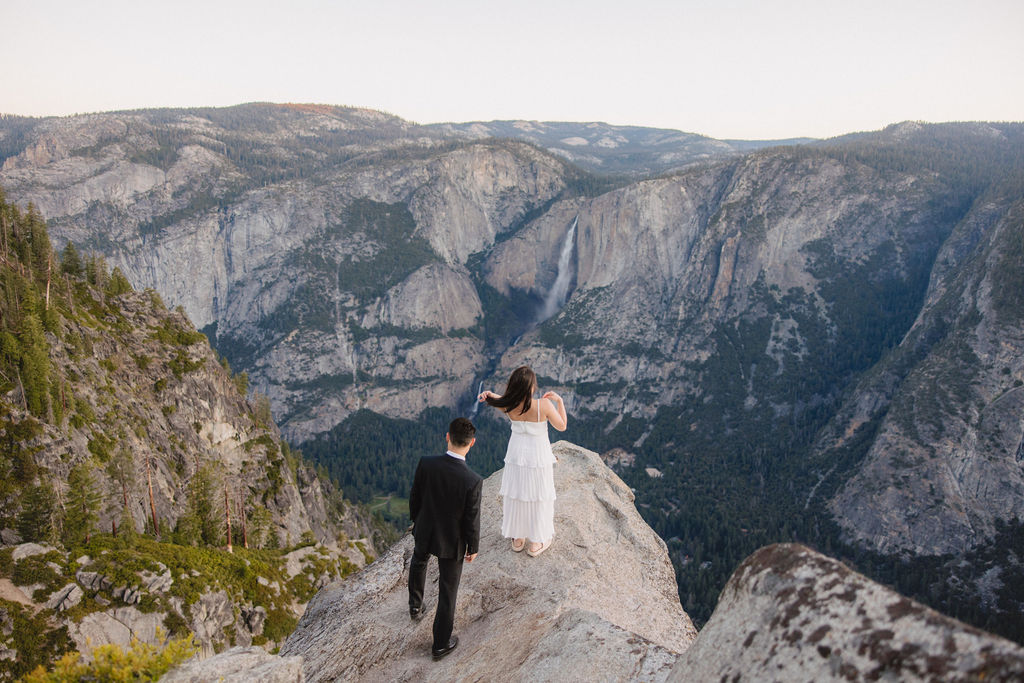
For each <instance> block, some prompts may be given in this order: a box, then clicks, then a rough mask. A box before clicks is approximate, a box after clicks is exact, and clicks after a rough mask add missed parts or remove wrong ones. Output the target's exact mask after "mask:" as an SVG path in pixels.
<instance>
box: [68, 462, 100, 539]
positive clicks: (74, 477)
mask: <svg viewBox="0 0 1024 683" xmlns="http://www.w3.org/2000/svg"><path fill="white" fill-rule="evenodd" d="M100 501H101V497H100V494H99V491H97V490H96V479H95V477H94V476H93V473H92V468H91V467H89V465H88V464H86V463H79V464H77V465H75V466H74V467H72V468H71V473H70V474H69V475H68V500H67V504H66V507H65V510H64V531H63V539H62V540H63V541H64V545H65V546H67V547H68V548H72V547H75V546H78V545H82V544H83V543H88V542H89V538H90V537H91V536H92V533H93V531H94V530H95V525H96V522H97V521H99V510H100Z"/></svg>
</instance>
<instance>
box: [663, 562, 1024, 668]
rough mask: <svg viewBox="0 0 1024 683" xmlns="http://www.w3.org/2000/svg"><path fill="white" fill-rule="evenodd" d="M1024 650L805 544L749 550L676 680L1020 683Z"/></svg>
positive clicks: (679, 665)
mask: <svg viewBox="0 0 1024 683" xmlns="http://www.w3.org/2000/svg"><path fill="white" fill-rule="evenodd" d="M1021 677H1024V649H1021V648H1020V647H1018V646H1017V645H1014V644H1013V643H1011V642H1009V641H1006V640H1003V639H1001V638H997V637H995V636H992V635H990V634H988V633H985V632H983V631H980V630H978V629H975V628H971V627H969V626H966V625H965V624H962V623H960V622H958V621H956V620H953V619H950V618H948V617H944V616H942V615H940V614H938V613H937V612H934V611H933V610H930V609H928V608H926V607H923V606H922V605H920V604H918V603H916V602H914V601H912V600H909V599H907V598H905V597H902V596H901V595H899V594H897V593H894V592H893V591H891V590H888V589H887V588H884V587H883V586H880V585H879V584H876V583H874V582H872V581H870V580H869V579H867V578H866V577H864V576H861V575H860V574H857V573H855V572H853V571H850V570H849V569H847V568H846V567H845V566H843V565H842V564H841V563H839V562H837V561H836V560H833V559H831V558H828V557H826V556H824V555H821V554H819V553H816V552H814V551H812V550H809V549H808V548H805V547H803V546H798V545H774V546H769V547H767V548H762V549H761V550H759V551H757V552H756V553H754V554H753V555H751V556H750V557H749V558H748V559H747V560H746V561H745V562H744V563H743V564H742V565H741V566H740V567H739V568H738V569H737V570H736V572H735V573H734V574H733V576H732V578H731V579H730V580H729V583H728V584H727V585H726V587H725V589H724V590H723V591H722V594H721V597H720V598H719V603H718V607H717V608H716V609H715V613H714V615H712V617H711V620H710V621H708V623H707V624H706V625H705V626H704V628H703V629H702V630H701V632H700V636H698V638H697V640H696V642H694V644H693V645H692V646H691V647H690V649H689V650H687V651H686V653H685V654H683V655H682V656H681V657H680V658H679V661H678V662H677V663H676V665H675V668H674V669H673V670H672V674H671V676H670V677H669V679H668V680H671V681H718V680H723V681H725V680H730V681H733V680H751V681H766V682H767V681H779V682H782V681H876V680H898V681H944V682H952V681H979V680H985V681H1016V680H1020V679H1021Z"/></svg>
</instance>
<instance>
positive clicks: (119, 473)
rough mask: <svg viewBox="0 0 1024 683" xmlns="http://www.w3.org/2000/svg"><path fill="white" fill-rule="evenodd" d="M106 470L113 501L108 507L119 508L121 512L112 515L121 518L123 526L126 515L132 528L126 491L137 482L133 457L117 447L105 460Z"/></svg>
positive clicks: (132, 521) (133, 525)
mask: <svg viewBox="0 0 1024 683" xmlns="http://www.w3.org/2000/svg"><path fill="white" fill-rule="evenodd" d="M106 472H107V477H108V478H109V479H110V486H111V490H110V494H111V496H112V497H113V498H114V501H115V502H114V503H113V504H112V505H111V506H110V507H111V508H114V509H120V510H121V514H120V515H114V517H119V518H122V521H121V525H122V526H124V524H125V521H124V519H123V517H124V516H125V515H127V516H128V518H129V520H131V526H132V528H133V529H134V528H135V522H134V520H132V519H131V514H132V513H131V507H130V506H129V504H128V492H129V491H130V490H132V489H133V488H135V484H136V483H137V482H138V474H137V472H136V469H135V458H134V457H132V454H131V453H130V452H129V451H128V449H126V448H119V449H118V450H117V451H116V452H115V453H114V455H113V456H111V458H110V460H109V461H108V462H107V467H106Z"/></svg>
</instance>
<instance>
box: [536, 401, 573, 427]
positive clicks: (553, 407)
mask: <svg viewBox="0 0 1024 683" xmlns="http://www.w3.org/2000/svg"><path fill="white" fill-rule="evenodd" d="M541 398H542V399H544V398H546V399H548V401H549V403H547V404H545V406H544V417H546V418H547V420H548V422H550V423H551V426H552V427H554V428H555V429H557V430H558V431H560V432H564V431H565V428H566V427H568V426H569V418H568V417H567V416H566V414H565V402H564V401H563V400H562V397H561V396H559V395H558V394H556V393H555V392H553V391H548V392H545V394H544V395H543V396H541Z"/></svg>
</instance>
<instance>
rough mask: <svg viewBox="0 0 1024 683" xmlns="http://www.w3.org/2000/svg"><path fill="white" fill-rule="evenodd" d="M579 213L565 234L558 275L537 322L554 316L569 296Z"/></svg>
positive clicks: (545, 299) (559, 258)
mask: <svg viewBox="0 0 1024 683" xmlns="http://www.w3.org/2000/svg"><path fill="white" fill-rule="evenodd" d="M579 220H580V217H579V214H577V215H576V217H575V218H574V219H573V220H572V226H571V227H570V228H569V232H567V233H566V235H565V243H564V244H563V245H562V253H561V254H560V255H559V257H558V275H557V276H556V277H555V284H553V285H552V286H551V290H550V291H549V292H548V295H547V296H546V297H545V298H544V305H543V306H542V307H541V309H540V315H539V316H538V318H537V322H538V323H541V322H544V321H545V320H547V319H548V318H550V317H551V316H553V315H554V314H555V313H557V312H558V311H559V310H561V308H562V306H564V305H565V301H566V299H568V298H569V285H570V284H571V283H572V268H571V266H572V248H573V247H574V246H575V244H576V242H575V237H576V224H577V223H578V222H579Z"/></svg>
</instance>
